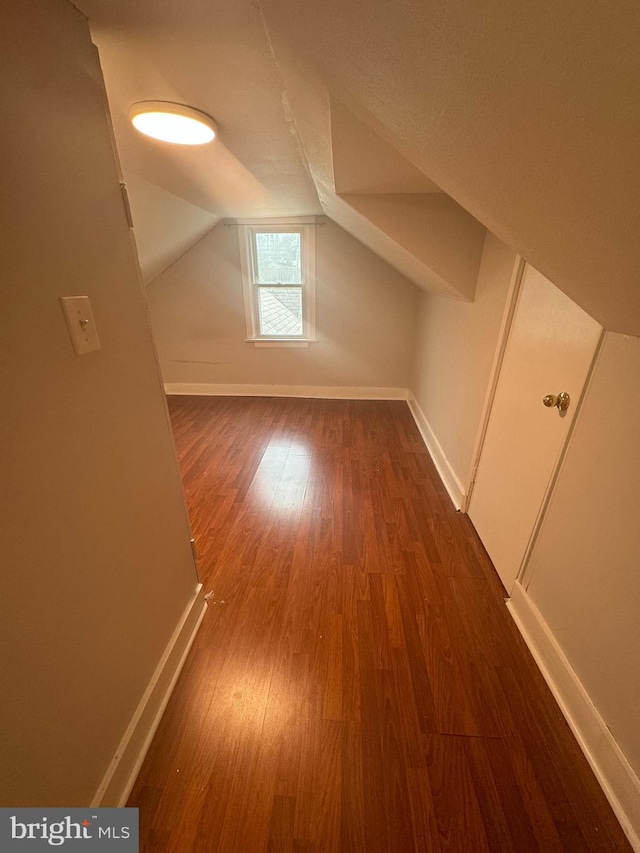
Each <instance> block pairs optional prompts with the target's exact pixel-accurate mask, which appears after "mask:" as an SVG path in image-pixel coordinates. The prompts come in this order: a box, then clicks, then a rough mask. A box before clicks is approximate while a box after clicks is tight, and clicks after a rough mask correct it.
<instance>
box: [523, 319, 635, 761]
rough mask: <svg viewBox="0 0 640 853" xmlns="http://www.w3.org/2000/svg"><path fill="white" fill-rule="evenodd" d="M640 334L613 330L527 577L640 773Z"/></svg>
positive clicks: (539, 604)
mask: <svg viewBox="0 0 640 853" xmlns="http://www.w3.org/2000/svg"><path fill="white" fill-rule="evenodd" d="M639 436H640V338H633V337H626V336H624V335H619V334H614V333H608V334H606V335H605V339H604V343H603V346H602V349H601V351H600V355H599V357H598V360H597V363H596V367H595V369H594V373H593V376H592V379H591V382H590V383H589V386H588V389H587V392H586V395H585V398H584V402H583V406H582V409H581V411H580V413H579V415H578V419H577V421H576V426H575V430H574V433H573V436H572V438H571V441H570V444H569V447H568V450H567V455H566V457H565V460H564V463H563V465H562V468H561V471H560V474H559V477H558V481H557V483H556V486H555V489H554V492H553V495H552V497H551V501H550V504H549V507H548V510H547V512H546V514H545V516H544V520H543V522H542V527H541V529H540V533H539V536H538V539H537V541H536V544H535V547H534V550H533V553H532V556H531V561H530V563H529V566H528V569H527V574H526V578H527V579H528V588H527V592H528V594H529V596H530V597H531V599H532V600H533V602H534V604H535V605H536V606H537V607H538V609H539V610H540V612H541V615H542V616H543V618H544V620H545V621H546V623H547V625H548V627H549V628H550V630H551V632H552V633H553V635H554V636H555V639H556V641H557V642H558V643H559V645H560V647H561V648H562V651H563V652H564V654H565V655H566V657H567V658H568V660H569V663H570V664H571V666H572V667H573V669H574V671H575V672H576V674H577V676H578V678H579V679H580V681H581V682H582V684H583V686H584V687H585V688H586V690H587V692H588V693H589V695H590V697H591V699H592V701H593V702H594V704H595V705H596V707H597V709H598V711H599V712H600V714H601V715H602V717H603V718H604V721H605V723H606V724H607V725H608V727H609V728H610V730H611V732H612V734H613V736H614V737H615V739H616V740H617V742H618V744H619V745H620V746H621V748H622V750H623V752H624V753H625V754H626V757H627V759H628V760H629V762H630V763H631V764H632V766H633V767H634V769H635V771H636V773H637V774H638V775H640V726H639V725H638V723H639V720H640V665H639V660H640V657H639V650H640V606H639V603H640V571H639V567H640V441H639Z"/></svg>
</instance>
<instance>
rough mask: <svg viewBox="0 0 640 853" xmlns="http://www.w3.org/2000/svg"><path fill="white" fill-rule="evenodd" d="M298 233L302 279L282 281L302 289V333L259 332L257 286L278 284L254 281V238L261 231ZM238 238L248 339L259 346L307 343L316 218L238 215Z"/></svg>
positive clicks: (311, 335) (312, 320)
mask: <svg viewBox="0 0 640 853" xmlns="http://www.w3.org/2000/svg"><path fill="white" fill-rule="evenodd" d="M279 231H281V232H284V233H287V234H291V233H296V232H297V233H299V234H300V264H301V273H302V282H301V283H300V284H299V285H298V284H282V285H281V286H282V287H300V288H301V289H302V335H262V334H261V333H260V319H259V314H258V293H259V288H260V287H278V286H279V283H278V282H273V284H271V283H270V284H268V285H267V284H265V283H264V282H262V283H260V284H259V283H258V282H257V281H256V278H257V276H256V274H255V271H256V265H257V261H256V249H255V247H256V241H255V235H256V234H260V233H267V234H275V233H277V232H279ZM238 239H239V242H240V268H241V271H242V292H243V295H244V313H245V320H246V324H247V337H246V340H247V342H249V343H253V344H254V345H255V346H257V347H260V346H263V347H306V346H308V344H309V343H313V342H315V340H316V337H315V335H316V281H315V254H316V252H315V218H300V217H290V218H278V219H239V220H238Z"/></svg>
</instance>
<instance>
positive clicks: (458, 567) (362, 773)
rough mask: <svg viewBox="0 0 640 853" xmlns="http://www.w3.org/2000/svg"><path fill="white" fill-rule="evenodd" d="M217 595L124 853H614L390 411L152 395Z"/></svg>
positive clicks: (147, 767)
mask: <svg viewBox="0 0 640 853" xmlns="http://www.w3.org/2000/svg"><path fill="white" fill-rule="evenodd" d="M170 411H171V416H172V422H173V428H174V435H175V440H176V445H177V449H178V456H179V459H180V465H181V470H182V476H183V480H184V487H185V493H186V497H187V503H188V506H189V512H190V516H191V521H192V526H193V530H194V535H195V537H196V541H197V546H198V554H199V558H200V566H201V574H202V578H203V581H204V583H205V587H206V589H207V590H210V591H212V592H213V593H214V595H213V596H212V598H211V599H210V602H209V604H210V607H209V610H208V612H207V615H206V616H205V620H204V623H203V626H202V628H201V630H200V633H199V634H198V636H197V638H196V641H195V644H194V647H193V649H192V651H191V653H190V655H189V658H188V660H187V663H186V665H185V668H184V670H183V672H182V675H181V677H180V680H179V682H178V685H177V687H176V690H175V692H174V694H173V696H172V698H171V700H170V702H169V705H168V708H167V712H166V714H165V716H164V718H163V720H162V722H161V724H160V727H159V729H158V733H157V735H156V737H155V739H154V742H153V744H152V746H151V749H150V751H149V754H148V756H147V759H146V761H145V763H144V766H143V767H142V770H141V772H140V775H139V777H138V780H137V782H136V785H135V787H134V790H133V792H132V794H131V798H130V801H129V805H132V806H138V807H139V808H140V818H141V850H142V851H143V853H152V851H162V853H164V851H167V852H168V851H172V853H182V851H185V852H186V851H189V853H190V852H191V851H194V853H195V851H203V853H205V851H206V853H215V851H220V853H234V851H243V853H261V851H273V853H288V851H291V853H293V851H295V853H312V851H313V853H316V851H318V852H319V851H323V853H325V851H326V853H330V851H342V853H351V851H353V853H358V851H363V853H365V851H366V853H378V851H393V853H409V851H420V853H426V851H428V852H429V853H439V851H456V853H457V851H469V853H482V851H491V852H492V853H493V851H518V853H523V851H535V850H544V851H560V850H562V851H570V852H571V853H579V851H625V850H630V847H629V846H628V844H627V842H626V839H625V837H624V835H623V833H622V831H621V829H620V827H619V825H618V824H617V822H616V820H615V818H614V816H613V814H612V812H611V810H610V808H609V806H608V804H607V802H606V800H605V798H604V795H603V794H602V792H601V790H600V788H599V787H598V785H597V783H596V781H595V779H594V777H593V775H592V773H591V771H590V770H589V767H588V765H587V763H586V761H585V759H584V757H583V756H582V753H581V752H580V750H579V748H578V746H577V744H576V742H575V740H574V739H573V737H572V735H571V733H570V731H569V728H568V726H567V725H566V723H565V721H564V719H563V717H562V715H561V714H560V712H559V710H558V708H557V706H556V704H555V702H554V700H553V699H552V697H551V694H550V693H549V691H548V689H547V687H546V685H545V683H544V681H543V679H542V677H541V675H540V673H539V672H538V670H537V668H536V666H535V664H534V663H533V661H532V659H531V656H530V655H529V652H528V651H527V649H526V647H525V645H524V643H523V641H522V639H521V638H520V635H519V634H518V632H517V630H516V628H515V626H514V624H513V623H512V621H511V618H510V617H509V615H508V613H507V610H506V608H505V605H504V601H503V597H504V590H503V588H502V586H501V584H500V582H499V580H498V578H497V575H496V574H495V571H494V569H493V566H492V565H491V562H490V561H489V559H488V557H487V555H486V553H485V552H484V550H483V548H482V545H481V544H480V542H479V540H478V538H477V536H476V534H475V531H474V530H473V528H472V526H471V523H470V522H469V520H468V518H467V517H466V516H463V515H460V514H458V513H456V512H455V511H454V509H453V506H452V505H451V502H450V500H449V498H448V496H447V494H446V492H445V491H444V488H443V486H442V484H441V482H440V480H439V478H438V476H437V474H436V472H435V469H434V468H433V465H432V463H431V461H430V458H429V456H428V454H427V452H426V450H425V447H424V444H423V443H422V440H421V438H420V436H419V434H418V432H417V430H416V428H415V425H414V423H413V420H412V418H411V415H410V413H409V410H408V408H407V406H406V404H405V403H403V402H368V401H356V402H354V401H333V400H298V399H293V400H292V399H270V398H203V397H174V398H170Z"/></svg>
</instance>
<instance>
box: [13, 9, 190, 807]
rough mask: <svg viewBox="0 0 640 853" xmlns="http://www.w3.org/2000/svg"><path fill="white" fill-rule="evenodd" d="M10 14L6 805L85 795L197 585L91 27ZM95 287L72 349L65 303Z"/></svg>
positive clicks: (22, 12)
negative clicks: (94, 344)
mask: <svg viewBox="0 0 640 853" xmlns="http://www.w3.org/2000/svg"><path fill="white" fill-rule="evenodd" d="M2 17H3V24H2V30H1V35H0V40H1V41H2V44H1V45H0V72H1V76H2V81H3V85H2V96H1V97H2V102H3V103H2V113H3V128H4V130H3V133H2V135H1V137H0V148H1V151H0V157H1V160H2V164H3V171H4V175H5V180H4V182H3V189H2V209H1V220H2V231H3V241H2V243H3V249H2V254H1V255H0V282H1V285H0V287H1V290H0V297H1V302H2V307H1V310H0V348H1V357H0V365H1V371H2V380H1V387H2V389H3V390H2V413H1V415H0V454H1V455H2V460H1V462H0V469H1V470H2V478H1V481H0V488H1V495H2V514H1V515H0V524H1V525H2V534H1V536H0V550H1V553H0V565H1V566H2V571H1V573H0V587H1V589H0V611H1V612H0V636H1V642H0V647H1V650H2V652H1V655H0V695H1V697H2V698H1V700H0V756H1V760H0V805H3V806H9V805H10V806H23V805H24V806H27V805H29V806H47V805H57V806H70V805H84V804H88V803H89V802H90V801H91V799H92V797H93V795H94V794H95V792H96V789H97V787H98V785H99V783H100V781H101V778H102V776H103V774H104V773H105V771H106V769H107V767H108V765H109V762H110V761H111V759H112V758H113V755H114V752H115V750H116V747H117V745H118V743H119V741H120V739H121V738H122V736H123V734H124V731H125V729H126V726H127V725H128V723H129V721H130V719H131V717H132V715H133V713H134V711H135V709H136V706H137V704H138V702H139V700H140V698H141V695H142V693H143V691H144V690H145V688H146V686H147V684H148V681H149V679H150V677H151V675H152V674H153V672H154V670H155V668H156V665H157V663H158V661H159V659H160V657H161V655H162V652H163V651H164V648H165V646H166V644H167V642H168V641H169V639H170V637H171V634H172V632H173V630H174V628H175V626H176V624H177V622H178V620H179V618H180V617H181V615H182V613H183V611H184V608H185V606H186V604H187V602H188V600H189V599H190V598H191V595H192V593H193V591H194V588H195V584H196V578H195V574H194V568H193V562H192V559H191V554H190V546H189V531H188V525H187V520H186V514H185V509H184V501H183V498H182V492H181V487H180V483H179V477H178V472H177V466H176V462H175V453H174V450H173V447H172V442H171V436H170V432H169V429H168V425H167V419H166V409H165V403H164V399H163V394H162V387H161V383H160V379H159V376H158V371H157V367H156V362H155V358H154V350H153V344H152V340H151V335H150V331H149V327H148V322H147V315H146V309H145V303H144V300H143V298H142V292H141V289H140V285H139V282H138V274H137V268H136V262H135V255H134V253H133V249H132V245H131V238H130V233H129V230H128V228H127V225H126V221H125V216H124V212H123V207H122V202H121V198H120V190H119V185H118V175H117V172H116V167H115V163H114V157H113V151H112V148H111V141H110V136H109V132H108V128H107V124H106V121H105V102H104V90H103V85H102V79H101V74H100V68H99V64H98V59H97V53H96V51H95V49H94V48H93V46H92V45H91V42H90V39H89V34H88V29H87V25H86V21H85V20H84V18H83V16H82V15H81V14H80V13H79V12H78V11H77V10H76V9H75V8H74V7H73V6H72V5H71V4H70V3H67V2H65V1H64V0H28V2H26V3H25V2H23V0H7V2H5V3H4V4H3V9H2ZM83 294H86V295H88V296H89V297H90V298H91V303H92V307H93V313H94V317H95V321H96V325H97V328H98V332H99V336H100V340H101V343H102V349H101V350H100V351H99V352H95V353H92V354H90V355H85V356H83V357H80V358H78V357H76V356H75V355H74V352H73V349H72V346H71V343H70V340H69V336H68V334H67V328H66V325H65V320H64V317H63V314H62V311H61V308H60V303H59V297H60V296H62V295H83Z"/></svg>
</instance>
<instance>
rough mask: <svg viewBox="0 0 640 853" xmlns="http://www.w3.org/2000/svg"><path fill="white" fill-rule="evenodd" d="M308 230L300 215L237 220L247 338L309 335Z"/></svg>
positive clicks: (289, 340)
mask: <svg viewBox="0 0 640 853" xmlns="http://www.w3.org/2000/svg"><path fill="white" fill-rule="evenodd" d="M314 229H315V225H314V224H313V222H310V221H309V220H300V219H291V220H282V219H279V220H259V221H255V222H249V223H247V222H246V220H242V221H241V223H240V224H239V238H240V257H241V263H242V283H243V288H244V302H245V314H246V320H247V340H249V341H254V342H255V343H257V344H260V343H263V344H264V345H268V344H271V345H273V346H276V345H278V346H284V345H289V346H293V345H298V346H306V344H307V343H308V342H309V341H310V340H313V338H314V335H315V329H314V322H315V316H314V315H315V301H314V300H315V282H314V266H315V259H314V246H315V233H314Z"/></svg>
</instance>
